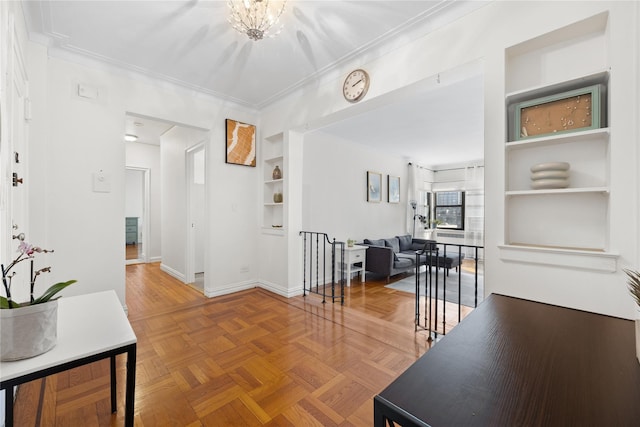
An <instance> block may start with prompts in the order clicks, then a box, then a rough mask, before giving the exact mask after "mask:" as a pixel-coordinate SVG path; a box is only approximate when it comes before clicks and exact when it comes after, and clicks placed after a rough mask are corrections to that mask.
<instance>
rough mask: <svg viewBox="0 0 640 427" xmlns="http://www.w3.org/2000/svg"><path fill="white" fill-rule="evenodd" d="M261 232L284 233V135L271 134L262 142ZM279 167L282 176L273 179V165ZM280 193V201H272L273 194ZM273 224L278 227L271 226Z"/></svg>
mask: <svg viewBox="0 0 640 427" xmlns="http://www.w3.org/2000/svg"><path fill="white" fill-rule="evenodd" d="M262 154H263V160H262V182H263V185H262V211H263V213H262V232H263V234H271V235H284V226H285V224H284V222H285V203H286V200H287V197H286V194H285V193H286V180H287V172H288V171H287V170H286V168H285V158H284V136H283V134H277V135H273V136H271V137H268V138H265V139H264V140H263V142H262ZM276 166H277V167H278V168H279V169H280V173H281V175H282V178H278V179H273V170H274V169H275V167H276ZM275 193H280V194H282V202H274V201H273V200H274V194H275ZM274 225H276V226H278V227H273V226H274Z"/></svg>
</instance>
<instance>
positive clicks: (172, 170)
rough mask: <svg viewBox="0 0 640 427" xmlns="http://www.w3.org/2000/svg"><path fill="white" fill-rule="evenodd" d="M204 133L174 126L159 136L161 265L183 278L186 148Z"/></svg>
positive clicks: (185, 225) (195, 142)
mask: <svg viewBox="0 0 640 427" xmlns="http://www.w3.org/2000/svg"><path fill="white" fill-rule="evenodd" d="M206 137H207V135H206V132H203V131H200V130H196V129H190V128H185V127H182V126H174V127H173V128H171V129H170V130H168V131H167V132H165V133H164V134H163V135H162V136H161V137H160V163H161V170H162V173H161V178H160V180H161V187H162V201H161V206H162V208H161V212H162V215H161V216H162V220H161V222H162V226H161V233H162V264H161V268H162V269H163V270H164V271H166V272H168V273H170V274H171V275H173V276H174V277H176V278H178V279H180V280H182V281H183V282H185V281H186V261H187V252H186V251H187V247H186V245H187V232H188V229H187V214H188V209H187V179H186V178H187V176H186V163H187V149H189V148H190V147H193V146H194V145H196V144H198V143H200V142H202V141H203V140H204V138H206Z"/></svg>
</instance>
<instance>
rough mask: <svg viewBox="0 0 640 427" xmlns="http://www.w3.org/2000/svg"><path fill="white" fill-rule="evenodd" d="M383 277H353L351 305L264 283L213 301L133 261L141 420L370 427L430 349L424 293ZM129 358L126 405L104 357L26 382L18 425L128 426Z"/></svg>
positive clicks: (130, 298)
mask: <svg viewBox="0 0 640 427" xmlns="http://www.w3.org/2000/svg"><path fill="white" fill-rule="evenodd" d="M384 284H385V283H384V282H375V281H369V282H367V283H366V284H362V283H360V282H359V281H357V280H356V281H355V282H352V287H351V289H349V290H348V296H347V303H346V304H345V306H344V307H341V306H340V305H339V304H331V303H327V304H322V303H321V300H320V298H318V297H317V296H307V297H306V298H303V297H297V298H291V299H286V298H282V297H279V296H277V295H274V294H272V293H269V292H267V291H264V290H260V289H254V290H248V291H243V292H240V293H237V294H233V295H228V296H223V297H218V298H212V299H208V298H205V297H204V296H202V295H201V294H200V293H198V292H197V291H196V290H194V289H193V288H191V287H189V286H185V285H183V284H181V283H179V282H178V281H176V280H174V279H173V278H171V277H169V276H168V275H166V274H164V273H163V272H161V271H160V269H159V266H158V264H146V265H145V264H139V265H132V266H128V267H127V306H128V310H129V320H130V322H131V325H132V326H133V329H134V331H135V333H136V335H137V337H138V363H137V376H136V403H135V409H136V416H135V423H136V426H144V427H152V426H261V425H267V426H371V425H372V420H373V400H372V398H373V396H374V395H375V394H377V393H378V392H380V391H381V390H382V389H383V388H384V387H385V386H386V385H387V384H389V383H390V382H391V381H393V379H394V378H396V377H397V376H398V375H399V374H400V373H401V372H403V371H404V370H405V369H406V368H407V367H408V366H409V365H410V364H412V363H413V362H414V361H415V360H416V359H417V358H418V357H419V356H420V355H422V354H423V353H424V352H425V351H426V350H427V349H428V347H429V344H428V342H427V340H426V335H425V333H424V332H414V327H413V304H414V299H413V295H411V294H406V293H402V292H397V291H393V290H390V289H387V288H385V287H384ZM453 312H454V311H453V309H452V310H451V313H453ZM451 317H454V316H451ZM124 364H125V359H124V357H122V358H119V359H118V371H119V372H118V380H119V390H118V398H119V406H118V407H119V409H118V413H117V414H111V413H110V405H109V376H108V374H109V366H108V362H107V361H103V362H97V363H94V364H92V365H88V366H87V367H83V368H77V369H74V370H71V371H68V372H65V373H62V374H58V375H54V376H51V377H47V378H46V379H45V380H40V381H34V382H32V383H29V384H27V385H25V386H23V387H21V389H20V391H19V394H18V399H17V402H16V417H17V419H16V425H18V426H83V427H84V426H111V425H123V413H124Z"/></svg>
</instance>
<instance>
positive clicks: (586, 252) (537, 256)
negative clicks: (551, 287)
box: [498, 243, 619, 273]
mask: <svg viewBox="0 0 640 427" xmlns="http://www.w3.org/2000/svg"><path fill="white" fill-rule="evenodd" d="M498 248H499V249H500V258H502V259H503V260H505V261H514V262H520V263H525V264H543V265H555V266H564V267H573V268H579V269H583V270H592V271H600V272H605V273H615V272H616V271H617V269H618V267H617V264H618V257H619V255H618V254H616V253H612V252H605V251H602V250H593V249H574V248H561V247H553V246H542V245H527V244H515V243H514V244H510V245H498Z"/></svg>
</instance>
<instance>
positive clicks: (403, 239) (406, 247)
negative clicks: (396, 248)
mask: <svg viewBox="0 0 640 427" xmlns="http://www.w3.org/2000/svg"><path fill="white" fill-rule="evenodd" d="M396 238H397V239H398V242H399V243H400V252H404V251H410V250H411V249H412V247H411V243H413V239H412V238H411V235H410V234H405V235H404V236H396Z"/></svg>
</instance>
